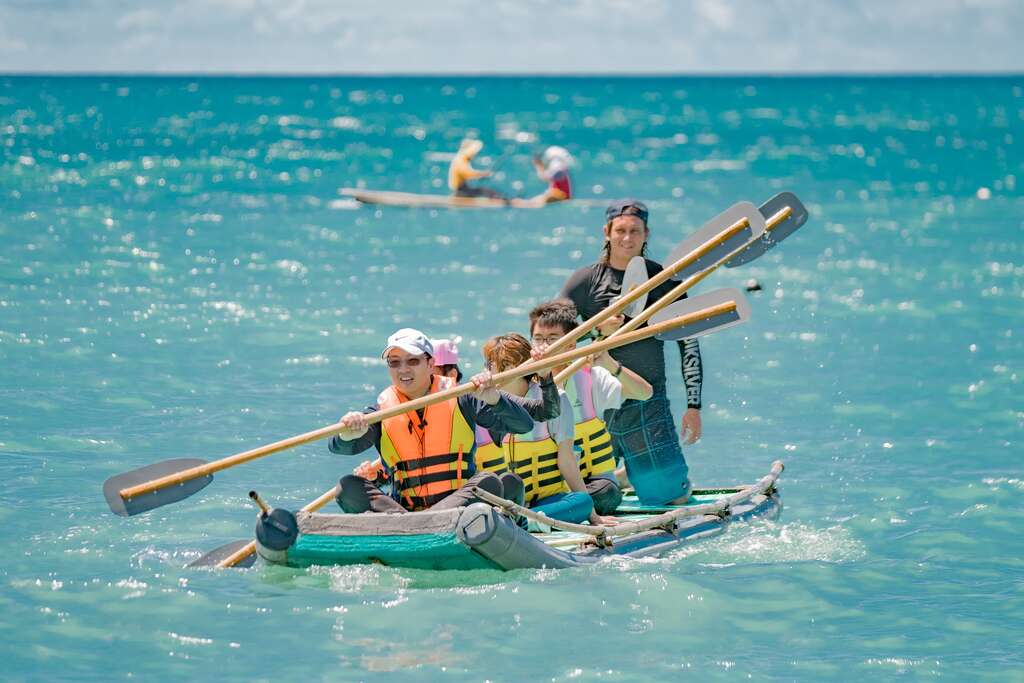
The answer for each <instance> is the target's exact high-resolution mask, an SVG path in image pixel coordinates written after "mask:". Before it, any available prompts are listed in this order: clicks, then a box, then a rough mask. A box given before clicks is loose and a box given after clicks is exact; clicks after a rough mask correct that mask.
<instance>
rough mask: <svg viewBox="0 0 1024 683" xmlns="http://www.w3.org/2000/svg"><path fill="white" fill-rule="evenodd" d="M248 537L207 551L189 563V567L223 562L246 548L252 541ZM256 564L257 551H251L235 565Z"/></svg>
mask: <svg viewBox="0 0 1024 683" xmlns="http://www.w3.org/2000/svg"><path fill="white" fill-rule="evenodd" d="M251 542H252V541H249V540H247V539H242V540H241V541H231V543H225V544H224V545H222V546H221V547H219V548H217V549H216V550H211V551H210V552H208V553H206V554H205V555H203V556H202V557H200V558H199V559H198V560H194V561H192V562H189V563H188V566H189V567H216V566H217V565H218V564H220V563H221V562H223V561H224V560H225V559H226V558H228V557H231V556H232V555H234V554H235V553H236V552H238V551H239V550H241V549H242V548H244V547H245V546H246V545H248V544H249V543H251ZM254 564H256V553H250V554H249V556H248V557H247V558H245V559H244V560H242V561H241V562H239V563H238V564H236V565H234V566H235V567H238V568H245V567H251V566H253V565H254Z"/></svg>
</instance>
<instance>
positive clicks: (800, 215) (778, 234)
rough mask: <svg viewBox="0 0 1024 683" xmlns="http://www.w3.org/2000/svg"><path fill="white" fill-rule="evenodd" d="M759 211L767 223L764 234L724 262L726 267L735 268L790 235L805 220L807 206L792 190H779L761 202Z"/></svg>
mask: <svg viewBox="0 0 1024 683" xmlns="http://www.w3.org/2000/svg"><path fill="white" fill-rule="evenodd" d="M787 209H788V213H786V214H785V215H784V217H783V214H782V213H780V212H783V211H785V210H787ZM759 211H760V212H761V215H763V216H764V218H765V220H766V221H767V222H768V223H769V225H768V226H767V227H766V229H765V231H764V234H762V235H761V239H759V240H756V241H754V242H753V243H751V245H750V246H749V247H747V248H746V249H744V250H743V251H741V252H740V253H739V254H737V255H736V256H735V257H733V258H732V259H730V260H729V262H728V263H726V264H725V267H726V268H735V267H736V266H741V265H743V264H744V263H750V262H751V261H753V260H754V259H756V258H758V257H759V256H761V255H762V254H763V253H765V252H766V251H768V250H769V249H772V248H773V247H774V246H775V245H777V244H778V243H779V242H781V241H782V240H784V239H786V238H787V237H789V236H790V235H792V234H793V233H794V232H796V231H797V229H798V228H800V227H801V226H802V225H803V224H804V223H806V222H807V207H805V206H804V205H803V202H801V201H800V200H799V199H797V197H796V195H795V194H793V193H792V192H780V193H779V194H777V195H775V196H774V197H772V198H771V199H769V200H768V201H766V202H765V203H764V204H762V205H761V207H760V209H759ZM780 218H781V220H780Z"/></svg>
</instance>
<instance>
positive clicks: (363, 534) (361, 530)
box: [256, 462, 783, 570]
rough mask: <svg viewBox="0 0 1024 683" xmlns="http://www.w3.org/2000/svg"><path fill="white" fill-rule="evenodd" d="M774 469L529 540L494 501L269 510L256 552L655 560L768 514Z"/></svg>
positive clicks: (471, 559)
mask: <svg viewBox="0 0 1024 683" xmlns="http://www.w3.org/2000/svg"><path fill="white" fill-rule="evenodd" d="M782 469H783V468H782V463H781V462H775V463H774V464H773V465H772V469H771V471H770V472H769V473H768V474H767V475H765V476H764V477H762V478H761V480H760V481H758V482H757V483H756V484H752V485H749V486H742V487H732V488H721V489H700V490H696V491H694V492H693V495H692V496H691V500H690V501H688V502H687V504H686V505H682V506H670V507H647V506H642V505H640V504H639V503H638V502H637V501H636V499H635V498H630V497H626V498H625V499H624V500H623V503H622V505H621V506H620V507H619V510H618V511H617V512H616V516H617V517H618V518H619V522H620V523H619V524H618V525H617V526H608V527H592V526H589V525H573V524H565V523H560V522H554V521H553V520H547V522H550V523H551V526H552V529H551V530H550V531H544V532H534V533H531V532H529V531H526V530H524V529H522V528H520V526H519V525H518V524H517V523H516V521H515V519H514V517H515V515H514V513H515V511H516V510H515V509H514V508H515V506H514V504H513V503H510V502H508V501H502V500H501V499H495V501H494V504H488V503H474V504H473V505H470V506H468V507H464V508H456V509H453V510H443V511H436V512H434V511H430V510H427V511H424V512H410V513H405V514H400V513H399V514H374V513H366V514H360V515H347V514H321V513H315V512H298V513H291V512H288V511H286V510H281V509H276V510H272V511H271V512H270V513H269V514H263V515H261V516H260V519H259V521H258V522H257V528H256V537H257V540H256V551H257V552H258V553H259V555H260V557H262V558H263V559H265V560H267V561H269V562H272V563H276V564H284V565H288V566H292V567H307V566H310V565H345V564H369V563H377V564H383V565H388V566H394V567H407V568H415V569H461V570H470V569H501V570H512V569H523V568H542V567H547V568H567V567H578V566H581V565H587V564H592V563H594V562H599V561H601V560H603V559H606V558H609V557H613V556H627V557H644V556H650V555H658V554H661V553H664V552H666V551H669V550H672V549H674V548H677V547H679V546H680V545H682V544H684V543H692V542H694V541H696V540H699V539H702V538H707V537H709V536H714V535H717V534H720V533H722V532H723V531H725V530H726V529H727V528H728V526H729V524H731V523H732V522H735V521H745V520H749V519H753V518H774V517H776V516H778V514H779V512H780V511H781V509H782V502H781V500H780V499H779V495H778V492H777V490H776V487H775V485H776V480H777V479H778V477H779V475H780V474H781V473H782ZM537 521H540V522H541V524H542V526H544V525H545V524H544V520H537Z"/></svg>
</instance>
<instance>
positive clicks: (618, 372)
mask: <svg viewBox="0 0 1024 683" xmlns="http://www.w3.org/2000/svg"><path fill="white" fill-rule="evenodd" d="M616 362H617V363H619V365H618V367H616V368H615V372H613V373H612V377H618V376H619V375H621V374H622V363H620V362H619V361H616Z"/></svg>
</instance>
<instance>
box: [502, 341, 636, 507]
mask: <svg viewBox="0 0 1024 683" xmlns="http://www.w3.org/2000/svg"><path fill="white" fill-rule="evenodd" d="M483 352H484V358H485V359H486V361H487V364H488V367H489V368H490V369H491V370H492V371H494V372H504V371H505V370H508V369H511V368H514V367H516V366H518V365H521V364H523V363H525V362H527V361H528V360H530V358H531V357H533V356H535V355H536V354H534V353H533V349H532V348H531V347H530V342H529V341H527V340H526V338H524V337H523V336H522V335H519V334H515V333H512V334H504V335H500V336H498V337H492V338H491V339H489V340H488V341H487V342H486V343H485V344H484V349H483ZM550 373H551V370H550V369H549V370H545V371H543V372H542V373H541V374H542V376H543V381H545V382H548V383H550V382H551V380H550ZM538 379H541V378H538ZM505 388H506V389H507V390H508V392H509V393H510V394H512V395H513V396H519V397H523V398H525V399H534V400H536V399H541V398H542V391H541V388H540V385H539V383H538V382H537V381H534V378H531V377H521V378H519V379H515V380H513V381H512V382H510V383H509V384H508V385H506V387H505ZM558 399H559V402H560V408H559V416H558V418H557V419H551V420H545V421H541V420H537V421H535V422H534V425H533V429H532V430H531V431H530V432H529V433H523V434H522V435H521V436H515V435H508V436H506V437H504V438H503V439H501V448H502V450H503V451H504V453H505V458H506V462H507V463H508V467H509V468H510V469H511V470H512V471H513V472H515V473H516V474H518V475H519V476H520V477H521V478H522V481H523V485H524V486H525V500H526V504H527V505H529V506H530V507H531V508H534V509H536V510H538V511H540V512H543V513H544V514H546V515H548V516H550V517H552V518H554V519H559V520H562V521H564V522H577V523H578V522H583V521H590V523H591V524H615V523H616V520H615V519H614V518H610V517H603V516H601V515H598V514H597V513H596V512H595V511H594V504H593V501H592V500H591V498H590V495H589V494H588V493H587V487H586V484H585V483H584V482H583V479H582V477H581V476H580V470H579V462H578V460H577V457H576V453H575V451H574V450H573V440H574V435H573V433H574V422H573V411H572V404H571V403H569V399H568V397H567V396H566V394H565V392H562V391H558ZM495 441H496V442H497V441H498V440H497V439H496V440H495Z"/></svg>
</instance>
